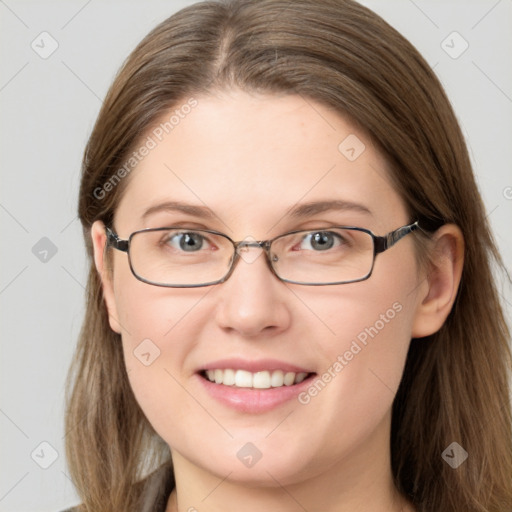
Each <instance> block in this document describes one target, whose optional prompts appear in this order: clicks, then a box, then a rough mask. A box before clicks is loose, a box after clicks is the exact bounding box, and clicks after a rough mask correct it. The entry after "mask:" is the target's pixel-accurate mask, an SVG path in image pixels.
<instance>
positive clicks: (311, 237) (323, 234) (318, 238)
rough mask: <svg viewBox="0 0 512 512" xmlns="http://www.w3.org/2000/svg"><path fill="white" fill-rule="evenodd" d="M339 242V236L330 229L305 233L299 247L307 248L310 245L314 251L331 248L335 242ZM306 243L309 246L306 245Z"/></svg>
mask: <svg viewBox="0 0 512 512" xmlns="http://www.w3.org/2000/svg"><path fill="white" fill-rule="evenodd" d="M340 243H341V240H340V237H339V236H338V235H336V234H335V233H332V232H330V231H317V232H314V233H309V234H307V235H306V236H305V237H304V238H303V240H302V243H301V249H309V248H310V247H312V248H313V249H314V250H315V251H327V250H329V249H332V248H333V247H334V246H335V244H337V245H339V244H340ZM304 244H307V245H309V246H310V247H308V246H307V245H304Z"/></svg>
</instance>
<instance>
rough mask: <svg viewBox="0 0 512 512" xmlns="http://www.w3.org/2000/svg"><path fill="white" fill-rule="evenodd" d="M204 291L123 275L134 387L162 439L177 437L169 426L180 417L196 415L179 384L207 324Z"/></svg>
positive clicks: (121, 303) (125, 339)
mask: <svg viewBox="0 0 512 512" xmlns="http://www.w3.org/2000/svg"><path fill="white" fill-rule="evenodd" d="M204 293H205V292H204V291H202V292H198V291H191V293H188V292H183V291H179V290H178V291H174V290H170V289H165V288H158V287H154V286H150V285H147V284H145V283H142V282H139V281H137V280H135V279H126V280H121V279H120V280H119V282H118V284H117V289H116V304H117V309H118V315H119V320H120V322H121V324H122V327H123V332H122V343H123V352H124V358H125V366H126V369H127V373H128V378H129V381H130V385H131V388H132V390H133V392H134V395H135V398H136V399H137V402H138V403H139V405H140V406H141V408H142V410H143V411H144V414H145V415H146V417H147V418H148V420H149V421H150V423H151V424H152V425H153V427H154V428H155V430H156V431H157V432H158V433H159V434H160V435H161V436H162V437H164V438H167V437H168V436H169V435H171V436H174V435H175V433H173V432H171V430H174V429H175V427H176V425H179V424H180V422H179V421H176V419H177V418H181V417H183V416H186V415H187V414H191V413H192V411H191V410H189V409H191V408H193V401H192V402H191V400H190V396H189V395H188V394H187V393H186V392H185V390H184V388H183V387H182V385H181V384H180V383H181V382H184V381H185V379H186V375H185V372H186V371H187V370H186V358H187V354H189V353H190V351H191V350H193V347H194V346H195V340H197V339H198V338H199V329H200V326H201V325H202V324H204V322H206V318H202V317H201V315H203V313H202V311H201V308H200V307H199V306H200V303H201V297H202V295H204ZM203 316H204V315H203ZM191 318H193V321H190V319H191ZM189 371H190V370H189ZM194 414H197V411H194Z"/></svg>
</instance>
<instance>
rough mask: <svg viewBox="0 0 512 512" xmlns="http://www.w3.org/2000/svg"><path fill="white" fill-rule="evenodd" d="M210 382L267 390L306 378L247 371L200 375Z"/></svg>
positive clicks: (297, 374)
mask: <svg viewBox="0 0 512 512" xmlns="http://www.w3.org/2000/svg"><path fill="white" fill-rule="evenodd" d="M201 375H202V376H203V377H204V378H206V379H208V380H209V381H210V382H215V383H216V384H222V385H224V386H233V387H237V388H253V389H269V388H280V387H283V386H293V385H294V384H300V383H301V382H302V381H303V380H304V379H306V378H307V377H308V373H306V372H285V371H283V370H274V371H267V370H264V371H259V372H254V373H253V372H249V371H247V370H234V369H231V368H227V369H218V368H217V369H209V370H204V371H203V372H202V374H201Z"/></svg>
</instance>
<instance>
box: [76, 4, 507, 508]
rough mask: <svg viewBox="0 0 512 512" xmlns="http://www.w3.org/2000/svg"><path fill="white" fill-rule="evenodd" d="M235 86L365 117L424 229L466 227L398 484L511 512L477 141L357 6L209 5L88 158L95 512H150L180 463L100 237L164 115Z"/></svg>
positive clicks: (161, 35) (399, 46)
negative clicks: (108, 289) (103, 268)
mask: <svg viewBox="0 0 512 512" xmlns="http://www.w3.org/2000/svg"><path fill="white" fill-rule="evenodd" d="M229 87H237V88H240V89H242V90H246V91H256V92H261V93H267V94H298V95H301V96H302V97H303V98H304V99H306V100H309V99H311V100H315V101H318V102H321V103H322V104H324V105H326V106H329V107H330V108H332V109H334V110H335V111H337V112H339V113H340V114H341V115H348V116H350V119H352V120H354V121H355V122H357V123H358V124H359V125H360V126H361V127H363V128H364V129H365V130H366V131H367V132H368V134H369V135H370V136H371V138H372V140H373V141H374V143H375V144H376V145H377V146H378V147H379V148H380V150H381V151H382V153H383V154H384V155H385V156H386V157H387V160H388V162H389V164H390V167H391V171H392V173H391V174H392V179H393V181H394V183H395V186H396V189H397V191H398V192H399V193H400V194H401V196H402V198H403V200H404V201H405V203H406V205H407V207H408V209H409V213H410V215H411V218H414V219H419V221H420V224H421V225H422V226H423V227H425V228H426V229H430V230H434V229H436V228H437V227H438V226H440V225H442V224H443V223H448V222H450V223H455V224H456V225H458V226H459V227H460V229H461V230H462V232H463V235H464V237H465V240H466V241H467V244H466V252H465V264H464V270H463V275H462V282H461V285H460V288H459V292H458V296H457V299H456V302H455V305H454V307H453V309H452V311H451V313H450V315H449V317H448V319H447V321H446V323H445V325H444V326H443V327H442V328H441V330H440V331H439V332H437V333H436V334H434V335H432V336H429V337H428V338H423V339H417V340H412V342H411V346H410V350H409V353H408V356H407V361H406V366H405V371H404V376H403V380H402V383H401V385H400V388H399V390H398V393H397V396H396V398H395V401H394V405H393V418H392V434H391V454H392V471H393V475H394V478H395V483H396V486H397V488H398V489H399V491H400V492H401V493H403V494H404V495H405V496H407V497H408V498H409V500H410V501H411V502H412V503H413V504H414V505H415V506H416V507H417V510H418V511H425V512H426V511H434V510H435V511H438V510H442V511H443V512H455V511H457V512H460V511H461V510H464V511H466V512H477V511H478V512H503V511H505V510H512V430H511V411H510V405H509V387H508V376H509V375H510V369H511V355H510V350H509V346H508V340H509V332H508V330H507V325H506V323H505V320H504V317H503V312H502V309H501V306H500V302H499V299H498V293H497V290H496V288H495V285H494V281H493V275H492V265H493V262H497V263H498V264H501V261H500V258H499V255H498V253H497V250H496V247H495V244H494V242H493V239H492V235H491V233H490V230H489V226H488V224H487V221H486V216H485V211H484V207H483V204H482V200H481V198H480V195H479V192H478V190H477V186H476V184H475V179H474V176H473V173H472V170H471V164H470V160H469V157H468V152H467V149H466V146H465V143H464V139H463V136H462V134H461V130H460V128H459V126H458V123H457V121H456V118H455V115H454V112H453V111H452V108H451V106H450V103H449V101H448V99H447V98H446V95H445V93H444V91H443V88H442V86H441V84H440V83H439V81H438V79H437V78H436V76H435V75H434V73H433V72H432V70H431V69H430V68H429V66H428V65H427V64H426V62H425V61H424V59H423V58H422V57H421V56H420V55H419V54H418V52H417V51H416V50H415V49H414V47H413V46H412V45H411V44H410V43H409V42H408V41H406V40H405V39H404V38H403V37H402V36H401V35H400V34H399V33H397V32H396V31H395V30H394V29H393V28H391V27H390V26H389V25H388V24H387V23H386V22H385V21H383V20H382V19H381V18H380V17H379V16H377V15H376V14H374V13H373V12H371V11H370V10H368V9H367V8H365V7H363V6H361V5H359V4H358V3H356V2H354V1H352V0H295V1H293V2H291V1H289V0H231V1H209V2H201V3H198V4H195V5H193V6H191V7H188V8H186V9H183V10H181V11H180V12H178V13H177V14H175V15H173V16H171V17H170V18H168V19H167V20H165V21H164V22H163V23H161V24H160V25H158V26H157V27H156V28H155V29H154V30H153V31H152V32H151V33H150V34H149V35H148V36H146V38H145V39H144V40H143V41H142V42H141V43H140V44H139V45H138V47H137V48H136V49H135V50H134V51H133V53H132V54H131V55H130V56H129V58H128V59H127V60H126V62H125V63H124V65H123V67H122V69H121V70H120V72H119V73H118V75H117V77H116V78H115V81H114V83H113V85H112V86H111V88H110V90H109V92H108V94H107V97H106V99H105V102H104V104H103V107H102V109H101V112H100V114H99V116H98V119H97V122H96V125H95V127H94V129H93V132H92V134H91V136H90V139H89V142H88V144H87V147H86V150H85V154H84V159H83V168H82V181H81V188H80V198H79V216H80V220H81V222H82V225H83V229H84V237H85V242H86V246H87V251H88V255H89V258H90V272H89V281H88V302H87V311H86V316H85V320H84V323H83V328H82V332H81V334H80V339H79V343H78V348H77V352H76V355H75V359H74V362H73V366H72V369H71V371H70V377H69V379H70V388H71V391H70V394H69V396H68V404H67V416H66V432H67V436H66V443H67V456H68V460H69V467H70V470H71V475H72V478H73V480H74V482H75V485H76V487H77V489H78V492H79V494H80V497H81V499H82V500H83V507H84V509H85V510H87V511H91V512H92V511H95V512H96V511H98V510H123V511H131V510H135V508H136V503H137V500H138V498H139V494H140V487H138V486H136V485H134V483H135V482H137V481H139V480H140V479H141V478H142V477H143V476H144V475H145V474H147V473H148V471H150V470H151V469H152V468H156V467H157V466H158V464H161V463H163V462H165V461H169V458H170V453H169V449H168V447H167V446H166V445H165V443H163V441H162V440H161V439H160V438H159V436H158V435H157V434H156V433H155V432H154V431H153V429H152V428H151V425H150V424H149V423H148V421H147V420H146V418H145V416H144V414H143V412H142V411H141V409H140V407H139V405H138V404H137V402H136V400H135V398H134V395H133V393H132V391H131V389H130V386H129V383H128V378H127V374H126V369H125V366H124V361H123V355H122V347H121V340H120V336H119V335H118V334H116V333H114V332H112V331H111V329H110V327H109V323H108V318H107V313H106V307H105V303H104V300H103V296H102V288H101V282H100V279H99V276H98V273H97V271H96V270H95V268H94V265H93V259H92V246H91V242H90V227H91V225H92V223H93V222H94V221H96V220H98V219H100V220H102V221H103V222H105V223H106V224H107V225H108V224H109V223H110V222H111V221H112V218H113V214H114V211H115V209H116V206H117V204H118V203H119V200H120V197H121V195H122V193H123V189H124V187H125V186H126V183H127V182H128V181H129V177H125V178H122V179H121V180H120V182H119V184H118V183H117V182H115V183H114V184H113V185H112V186H111V187H105V186H104V185H105V183H107V182H109V180H110V183H111V184H112V183H113V182H112V179H113V176H114V175H115V174H116V172H118V170H119V169H120V168H121V167H122V166H123V165H124V162H125V160H126V158H127V155H129V154H130V152H131V151H133V148H134V147H135V145H136V144H137V143H139V142H140V140H141V138H143V137H144V136H145V135H146V134H147V133H148V130H149V129H150V128H151V127H152V126H153V125H154V123H155V121H156V120H157V119H159V118H160V117H161V116H162V114H163V113H165V112H166V111H169V109H171V108H175V107H176V106H177V105H180V103H181V104H182V103H185V102H186V101H187V99H188V98H191V97H192V96H195V97H196V98H199V97H200V95H201V94H207V93H209V92H211V91H213V90H216V89H217V90H220V89H226V88H229ZM117 176H118V177H119V176H120V174H119V173H118V174H117ZM107 188H108V190H107ZM452 442H457V443H459V444H460V445H461V446H462V447H463V448H464V449H465V450H466V452H467V453H468V455H469V456H468V459H467V460H466V461H465V462H464V463H463V464H461V465H460V466H459V467H458V468H457V469H453V468H452V467H451V466H450V465H449V464H447V463H446V462H445V460H443V457H442V453H443V451H444V450H445V449H446V448H447V447H448V446H449V445H450V444H451V443H452Z"/></svg>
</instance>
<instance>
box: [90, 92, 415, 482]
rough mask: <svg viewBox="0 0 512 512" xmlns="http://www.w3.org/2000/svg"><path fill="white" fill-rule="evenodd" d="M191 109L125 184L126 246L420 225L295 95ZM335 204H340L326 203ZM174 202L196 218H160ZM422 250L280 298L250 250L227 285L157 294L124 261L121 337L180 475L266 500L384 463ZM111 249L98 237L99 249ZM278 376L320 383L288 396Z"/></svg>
mask: <svg viewBox="0 0 512 512" xmlns="http://www.w3.org/2000/svg"><path fill="white" fill-rule="evenodd" d="M196 100H197V106H195V108H192V109H185V110H186V111H187V112H188V111H189V110H190V112H189V113H188V114H186V115H183V114H182V116H181V117H179V122H175V123H174V124H173V125H172V129H169V126H170V125H168V126H167V129H168V130H167V131H168V133H167V134H166V133H165V130H164V131H163V136H162V133H161V132H162V128H160V131H157V132H155V131H152V132H149V133H148V134H146V136H145V137H144V138H143V141H146V142H147V138H146V137H147V136H150V137H151V138H152V139H153V140H154V141H155V142H156V147H154V148H152V149H150V150H149V151H148V154H147V155H146V156H144V157H142V158H141V159H140V162H139V163H138V164H137V166H136V167H135V169H134V170H133V171H132V173H131V175H130V177H129V178H125V179H129V183H128V186H127V188H126V191H125V193H124V195H123V198H122V200H121V202H120V205H119V208H118V210H117V211H116V215H115V220H114V228H115V230H116V231H117V233H118V234H119V236H120V237H121V238H123V239H126V238H128V237H129V235H130V234H131V233H132V232H134V231H137V230H140V229H144V228H157V227H165V226H184V227H187V228H190V229H212V230H217V231H220V232H223V233H226V234H227V235H229V236H230V237H231V238H232V239H233V240H235V241H239V240H245V239H248V240H254V239H255V240H266V239H270V238H273V237H275V236H277V235H280V234H283V233H286V232H289V231H293V230H300V229H313V228H323V229H325V228H328V227H331V226H336V225H348V226H358V227H362V228H367V229H370V230H371V231H372V232H374V233H375V234H377V235H384V234H386V233H388V232H389V231H392V230H394V229H396V228H398V227H400V226H402V225H405V224H408V223H409V222H410V219H409V218H408V216H407V213H406V210H405V207H404V204H403V202H402V200H401V199H400V197H399V196H398V195H397V193H396V192H395V191H394V189H393V187H392V186H391V183H390V180H389V178H388V173H387V170H386V162H385V161H384V159H383V157H382V156H381V155H380V154H379V152H378V151H377V150H376V148H375V147H374V146H373V145H372V143H371V141H370V140H369V139H368V137H367V136H366V135H365V133H363V132H361V131H360V130H358V129H357V128H356V127H355V126H353V125H352V124H351V123H350V122H348V121H347V120H346V119H344V118H342V117H340V116H339V114H336V113H334V112H333V111H331V110H329V109H327V108H326V107H324V106H322V105H321V104H318V103H316V102H314V101H312V100H309V99H308V100H307V101H306V99H303V98H302V97H300V96H283V97H278V96H270V95H268V96H266V95H265V96H254V95H249V94H247V93H243V92H239V91H235V92H231V93H229V94H223V95H217V96H208V97H197V98H196ZM184 103H185V102H184ZM177 108H178V109H179V105H178V106H177ZM173 110H174V109H173ZM170 114H171V113H170ZM170 114H168V115H166V116H164V117H163V118H162V122H165V121H168V119H169V117H170ZM155 133H158V134H160V138H161V139H162V140H158V137H157V136H156V135H155ZM150 145H151V146H152V145H153V144H150ZM327 201H338V202H339V203H338V205H341V206H340V207H338V208H331V209H323V208H322V207H321V206H320V207H318V208H316V207H315V206H314V204H315V203H322V202H327ZM171 202H172V203H180V204H181V205H190V206H194V207H196V209H198V211H195V210H192V209H191V208H188V209H187V208H179V207H177V206H176V204H174V205H171V206H169V205H168V207H167V208H164V207H162V208H155V207H157V206H158V205H162V204H164V203H171ZM342 202H343V204H342ZM305 204H309V205H311V207H310V208H301V211H302V215H298V214H293V213H292V212H293V211H295V212H297V211H298V210H299V208H300V207H301V206H304V205H305ZM150 208H151V212H150V213H149V214H145V213H146V212H147V210H148V209H150ZM201 212H202V214H201ZM98 232H99V231H98ZM413 236H414V235H410V236H407V237H405V238H404V239H402V240H401V241H400V242H399V243H397V244H396V245H395V246H393V247H392V248H391V249H389V250H388V251H386V252H384V253H382V254H380V255H378V256H377V258H376V261H375V267H374V269H373V274H372V275H371V277H370V278H369V279H368V280H366V281H362V282H356V283H351V284H342V285H333V286H304V285H298V284H290V283H284V282H282V281H280V280H279V279H277V277H275V276H274V275H273V274H272V272H271V271H270V269H269V267H268V264H267V261H266V256H265V254H264V252H263V251H262V250H261V249H259V248H254V247H253V248H250V249H248V250H247V251H246V252H245V253H244V254H243V257H242V258H240V260H239V261H238V264H237V266H236V268H235V270H234V272H233V274H232V275H231V276H230V278H229V279H228V280H227V281H226V282H224V283H222V284H217V285H213V286H208V287H199V288H188V289H186V288H163V287H157V286H152V285H149V284H146V283H143V282H141V281H139V280H137V279H136V278H135V277H134V276H133V275H132V273H131V271H130V268H129V264H128V258H127V255H126V254H124V253H122V252H119V251H113V253H114V254H113V269H114V270H113V277H112V285H111V284H110V283H109V282H108V281H107V282H106V283H105V295H106V299H107V302H108V306H109V312H110V321H111V326H112V327H113V329H114V330H116V331H118V332H120V333H121V334H122V343H123V349H124V355H125V361H126V368H127V371H128V376H129V379H130V383H131V386H132V388H133V391H134V393H135V396H136V398H137V400H138V402H139V404H140V406H141V408H142V409H143V411H144V413H145V414H146V416H147V418H148V419H149V421H150V422H151V424H152V425H153V427H154V428H155V430H156V431H157V432H158V434H159V435H160V436H161V437H162V438H163V439H164V440H165V441H166V442H167V443H168V444H169V446H170V447H171V449H172V451H173V455H174V456H175V458H176V460H177V459H178V458H179V459H180V460H186V461H187V462H188V463H190V464H192V465H193V466H194V467H196V468H201V470H206V471H208V472H210V473H213V474H214V475H216V476H217V477H221V478H224V477H225V476H226V475H228V474H229V475H230V479H233V480H238V481H246V482H249V481H250V482H253V483H254V482H257V483H260V484H262V483H268V484H269V485H275V482H276V481H278V482H279V483H280V484H282V485H286V484H291V483H294V482H300V481H301V480H303V479H305V478H309V477H314V476H317V475H320V474H324V473H325V472H327V471H328V470H332V469H335V468H336V467H342V466H345V465H346V467H350V468H351V472H352V473H351V474H353V475H354V477H355V475H356V473H357V471H366V470H367V469H368V464H369V461H381V462H379V464H380V463H382V464H386V463H387V458H386V457H387V455H386V454H387V453H388V451H389V433H390V418H391V405H392V401H393V398H394V396H395V393H396V390H397V388H398V385H399V382H400V379H401V376H402V371H403V368H404V363H405V358H406V354H407V349H408V346H409V342H410V339H411V335H412V334H414V324H415V317H416V313H417V307H418V304H419V303H420V302H421V296H420V295H421V294H422V293H423V291H424V288H423V286H422V284H421V276H420V274H421V272H420V270H419V269H418V266H417V264H416V261H415V255H414V248H413V242H414V241H413ZM103 241H104V240H103V238H102V237H101V236H100V235H98V236H97V237H96V242H97V247H100V245H101V243H103ZM174 247H175V248H176V247H178V248H179V244H175V245H174ZM308 249H311V246H308ZM97 252H101V251H97ZM205 369H211V370H215V369H218V370H223V369H232V370H234V371H235V372H236V371H237V370H244V371H242V372H239V375H238V376H237V375H236V374H235V376H234V377H235V378H238V379H239V380H238V381H237V382H238V383H239V384H240V385H241V387H237V386H236V385H235V386H233V385H225V384H222V383H220V384H219V383H211V382H209V381H207V379H206V378H205V376H204V372H203V371H204V370H205ZM248 370H250V371H251V372H252V373H256V372H258V371H261V372H265V371H268V372H269V374H268V378H271V377H272V374H273V373H276V372H277V373H276V375H277V376H274V384H276V387H275V388H273V387H271V388H270V389H268V388H267V389H255V388H253V387H243V385H249V386H251V382H252V383H253V384H252V385H254V380H251V377H252V378H253V379H254V376H253V375H251V374H250V373H249V374H248V373H247V371H248ZM278 370H282V371H283V374H286V373H295V374H296V375H295V378H297V374H298V373H307V374H308V377H307V378H306V379H305V380H304V381H303V382H302V383H299V384H294V385H291V386H286V385H282V386H279V384H283V382H282V379H281V380H280V379H279V376H280V374H279V372H278ZM214 374H215V372H214ZM219 375H221V376H222V378H223V379H224V378H226V379H228V380H227V381H226V382H228V383H229V382H230V381H229V379H230V378H231V379H232V378H233V374H232V373H230V372H217V376H219ZM302 377H303V375H302V376H298V379H297V380H300V379H301V378H302ZM288 378H292V377H288ZM258 379H260V380H258ZM255 380H256V381H257V382H263V383H265V381H266V380H267V376H266V375H265V374H264V373H263V374H260V376H259V377H256V379H255ZM319 381H321V382H319ZM315 383H316V385H315ZM263 385H265V384H263ZM386 469H387V467H386Z"/></svg>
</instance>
